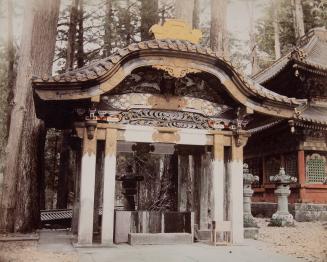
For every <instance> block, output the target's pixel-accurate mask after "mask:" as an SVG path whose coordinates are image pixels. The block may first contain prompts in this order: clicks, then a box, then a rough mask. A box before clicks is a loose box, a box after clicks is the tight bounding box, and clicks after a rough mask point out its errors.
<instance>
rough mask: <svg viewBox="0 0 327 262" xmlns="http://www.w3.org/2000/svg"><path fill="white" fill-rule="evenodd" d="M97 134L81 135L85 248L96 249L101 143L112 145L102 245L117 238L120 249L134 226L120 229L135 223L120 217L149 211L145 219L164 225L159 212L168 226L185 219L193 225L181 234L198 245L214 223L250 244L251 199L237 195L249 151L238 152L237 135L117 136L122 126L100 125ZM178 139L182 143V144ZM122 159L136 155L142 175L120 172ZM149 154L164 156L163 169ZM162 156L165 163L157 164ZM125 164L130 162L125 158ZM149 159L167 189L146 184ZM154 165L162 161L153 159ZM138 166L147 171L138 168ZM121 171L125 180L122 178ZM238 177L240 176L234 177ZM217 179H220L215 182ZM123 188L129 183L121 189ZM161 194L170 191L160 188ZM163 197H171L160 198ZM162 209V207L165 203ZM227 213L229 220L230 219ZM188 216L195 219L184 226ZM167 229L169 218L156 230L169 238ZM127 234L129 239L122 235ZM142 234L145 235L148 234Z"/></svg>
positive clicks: (136, 132)
mask: <svg viewBox="0 0 327 262" xmlns="http://www.w3.org/2000/svg"><path fill="white" fill-rule="evenodd" d="M91 127H92V125H88V126H87V127H84V128H82V127H77V128H76V130H77V132H78V133H79V136H81V137H82V139H83V157H82V166H81V187H80V210H79V230H78V237H79V239H78V240H79V243H81V244H91V243H92V241H93V240H92V239H93V223H90V221H93V218H94V213H93V210H94V206H93V203H94V195H95V194H96V192H95V191H94V190H95V177H96V176H95V170H96V162H97V161H96V152H97V150H96V145H97V140H100V141H102V140H104V143H105V146H104V149H105V157H104V164H103V166H104V168H103V197H102V201H103V203H102V223H101V243H102V244H110V243H112V242H113V240H114V239H113V236H114V231H115V232H116V234H115V236H116V242H118V243H119V242H121V241H122V239H125V240H126V225H127V224H128V223H127V224H126V223H120V222H122V221H124V222H128V221H129V222H130V223H132V220H131V214H132V213H129V214H127V218H126V212H125V214H124V213H122V212H120V211H118V210H119V209H120V210H124V211H142V214H141V216H143V214H145V213H144V211H147V212H148V213H147V214H148V217H151V216H156V217H157V218H158V213H155V212H154V211H160V212H161V213H160V214H164V216H165V217H166V216H167V218H166V220H167V221H168V219H170V220H172V219H173V217H174V216H175V217H176V218H175V219H173V221H174V222H176V221H177V220H176V219H177V218H178V217H181V219H182V220H183V221H186V220H187V221H189V222H188V223H187V228H186V227H184V228H179V229H177V228H176V229H175V230H176V231H177V232H176V233H178V232H187V231H188V232H189V233H190V237H191V239H192V240H193V235H194V224H195V222H196V224H197V225H198V229H199V230H200V231H201V230H204V231H206V230H209V225H210V223H211V221H216V223H217V225H218V228H219V226H220V225H221V227H223V228H224V230H226V231H229V232H230V234H231V236H232V237H233V240H234V241H237V239H238V237H240V238H241V239H242V237H243V223H242V220H243V217H242V216H240V214H239V210H240V209H241V208H242V198H243V196H242V190H238V189H237V188H238V187H239V186H241V185H242V179H243V178H242V147H241V146H237V145H236V140H235V138H234V137H233V136H232V133H231V132H230V131H220V132H218V131H216V132H212V131H211V132H204V131H203V130H201V131H200V130H185V131H181V130H179V132H178V136H177V134H176V131H174V130H171V129H167V128H162V129H161V128H159V129H158V128H152V127H144V126H141V127H132V126H129V127H128V128H126V129H122V127H120V128H117V126H115V125H108V124H99V123H98V124H97V126H96V128H91ZM115 127H116V128H115ZM90 129H92V132H90ZM177 137H178V139H176V138H177ZM154 138H155V140H154ZM201 138H202V139H201ZM120 152H132V153H131V155H130V158H127V161H129V159H131V158H134V161H133V163H134V167H132V166H131V165H130V164H127V165H126V164H125V168H123V169H122V167H121V166H120V167H119V162H118V165H117V158H119V156H120ZM135 154H136V155H138V154H140V155H141V156H142V158H143V159H137V157H136V156H135ZM147 154H148V155H150V154H153V155H154V156H156V160H157V161H158V163H151V157H150V158H149V157H146V156H147ZM157 154H161V155H163V156H162V157H157V156H158V155H157ZM168 156H170V157H168ZM120 158H121V159H122V156H120ZM145 159H147V162H150V164H151V165H153V166H157V168H159V172H162V176H166V177H164V178H163V180H164V181H160V178H159V181H156V178H154V179H153V183H151V179H149V177H145V176H147V175H148V174H146V172H145V171H146V165H147V164H149V163H145V162H144V161H145ZM149 160H150V161H149ZM152 160H154V159H153V157H152ZM125 161H126V158H125ZM138 161H140V162H141V163H137V162H138ZM142 161H143V164H142ZM120 162H121V161H120ZM120 164H121V163H120ZM160 165H161V167H160ZM142 166H143V169H142ZM117 167H118V168H117ZM160 168H161V170H160ZM152 169H153V167H152ZM165 169H166V170H165ZM119 171H120V174H117V173H118V172H119ZM232 172H233V174H236V173H238V174H239V175H237V176H236V175H234V176H231V175H230V174H231V173H232ZM164 173H165V174H164ZM215 173H216V174H219V175H216V176H213V174H215ZM159 176H160V174H159ZM115 180H118V181H121V182H118V181H116V182H115ZM158 182H159V184H158ZM119 184H121V185H120V186H121V188H120V189H119V190H117V187H119ZM156 186H157V187H158V189H157V191H156V190H153V187H156ZM160 186H162V188H159V187H160ZM165 187H166V188H165ZM115 189H116V190H115ZM233 189H234V190H233ZM115 191H116V192H117V191H120V193H121V195H120V200H121V202H122V203H123V204H122V205H121V206H120V208H119V206H118V205H116V208H117V211H116V222H114V217H115V215H114V212H115V211H114V207H115V204H114V202H115V200H114V199H117V198H116V197H115V195H114V194H115ZM155 194H157V195H155ZM160 194H164V195H165V194H166V195H165V196H161V197H160ZM147 198H150V199H147ZM210 198H212V201H210ZM131 199H132V200H131ZM231 199H238V201H235V202H232V201H230V200H231ZM149 200H151V201H149ZM160 201H162V202H161V203H160ZM227 210H228V212H226V211H227ZM173 212H175V213H173ZM135 214H136V216H137V217H138V219H137V220H140V218H139V214H137V213H135V212H134V216H135ZM183 214H184V216H185V217H187V218H184V217H183ZM168 217H169V218H168ZM185 219H186V220H185ZM152 220H153V219H152ZM162 221H163V218H161V217H160V218H159V219H158V222H160V223H159V224H156V225H152V227H154V228H155V230H159V229H158V228H160V231H161V230H162V231H163V232H165V231H164V230H163V229H162V223H164V224H165V225H166V227H165V228H167V225H168V222H167V223H165V221H164V222H162ZM142 223H143V224H142V227H148V228H150V226H145V224H144V223H146V222H144V221H143V222H142ZM134 224H135V223H134ZM114 225H115V226H116V228H114ZM124 225H125V228H124ZM183 225H185V223H184V224H183ZM129 226H130V225H128V227H129ZM86 229H88V230H86ZM148 231H150V232H149V233H152V232H151V230H149V229H148ZM238 231H240V232H241V234H240V232H238ZM119 232H122V233H121V235H119ZM142 232H144V230H143V229H142ZM153 233H156V232H155V231H154V232H153ZM167 233H168V232H167ZM124 234H125V235H124ZM122 235H123V236H122ZM124 237H125V238H124ZM239 240H240V239H239Z"/></svg>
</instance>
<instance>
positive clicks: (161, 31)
mask: <svg viewBox="0 0 327 262" xmlns="http://www.w3.org/2000/svg"><path fill="white" fill-rule="evenodd" d="M150 33H153V34H154V37H155V39H159V40H160V39H176V40H186V41H190V42H191V43H194V44H198V43H199V41H200V39H201V37H202V32H201V31H200V30H198V29H192V27H190V26H189V25H188V24H187V23H186V22H185V21H183V20H178V19H169V20H167V21H166V22H165V23H164V24H163V25H159V24H156V25H153V26H152V27H151V28H150Z"/></svg>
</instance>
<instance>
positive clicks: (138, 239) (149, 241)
mask: <svg viewBox="0 0 327 262" xmlns="http://www.w3.org/2000/svg"><path fill="white" fill-rule="evenodd" d="M128 243H129V244H130V245H132V246H134V245H175V244H191V243H193V235H192V234H188V233H155V234H154V233H129V234H128Z"/></svg>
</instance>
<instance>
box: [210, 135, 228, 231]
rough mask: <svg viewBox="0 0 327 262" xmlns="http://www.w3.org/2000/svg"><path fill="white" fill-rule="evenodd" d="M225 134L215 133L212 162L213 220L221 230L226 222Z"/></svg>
mask: <svg viewBox="0 0 327 262" xmlns="http://www.w3.org/2000/svg"><path fill="white" fill-rule="evenodd" d="M223 139H224V136H223V135H218V134H215V135H214V143H213V163H212V169H213V170H212V191H213V217H212V218H213V220H214V221H216V225H217V228H218V231H219V225H220V224H222V223H223V222H224V174H225V172H224V169H225V166H224V144H223Z"/></svg>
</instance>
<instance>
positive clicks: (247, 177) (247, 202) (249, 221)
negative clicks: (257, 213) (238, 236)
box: [243, 163, 259, 227]
mask: <svg viewBox="0 0 327 262" xmlns="http://www.w3.org/2000/svg"><path fill="white" fill-rule="evenodd" d="M257 181H259V177H258V176H254V175H252V174H251V173H249V166H248V164H247V163H244V164H243V223H244V227H258V225H257V223H256V222H255V220H254V217H253V216H252V213H251V197H252V195H253V190H252V188H251V185H252V183H254V182H257Z"/></svg>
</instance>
